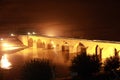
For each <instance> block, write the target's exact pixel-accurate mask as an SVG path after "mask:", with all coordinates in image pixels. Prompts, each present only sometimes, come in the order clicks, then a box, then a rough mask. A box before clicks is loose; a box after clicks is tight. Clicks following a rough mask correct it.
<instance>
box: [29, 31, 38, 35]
mask: <svg viewBox="0 0 120 80" xmlns="http://www.w3.org/2000/svg"><path fill="white" fill-rule="evenodd" d="M27 34H28V35H35V34H36V33H35V32H32V33H30V32H28V33H27Z"/></svg>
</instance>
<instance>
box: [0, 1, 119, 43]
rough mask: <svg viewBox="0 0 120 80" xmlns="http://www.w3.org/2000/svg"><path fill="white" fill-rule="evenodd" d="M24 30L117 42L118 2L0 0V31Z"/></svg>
mask: <svg viewBox="0 0 120 80" xmlns="http://www.w3.org/2000/svg"><path fill="white" fill-rule="evenodd" d="M27 31H37V32H39V33H41V34H49V33H51V34H55V36H67V37H79V38H87V39H103V40H117V41H120V36H119V35H120V2H118V1H115V0H113V1H112V0H100V1H99V0H90V1H85V0H0V33H6V32H7V33H10V32H17V33H18V32H27Z"/></svg>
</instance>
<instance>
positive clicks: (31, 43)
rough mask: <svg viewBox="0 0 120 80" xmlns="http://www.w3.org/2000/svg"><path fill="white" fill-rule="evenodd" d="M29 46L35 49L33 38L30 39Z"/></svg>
mask: <svg viewBox="0 0 120 80" xmlns="http://www.w3.org/2000/svg"><path fill="white" fill-rule="evenodd" d="M28 46H29V47H33V39H32V38H29V39H28Z"/></svg>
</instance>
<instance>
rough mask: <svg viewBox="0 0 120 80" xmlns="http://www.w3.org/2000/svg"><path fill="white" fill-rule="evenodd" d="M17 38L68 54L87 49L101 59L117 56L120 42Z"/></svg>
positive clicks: (26, 36) (23, 36) (27, 43)
mask: <svg viewBox="0 0 120 80" xmlns="http://www.w3.org/2000/svg"><path fill="white" fill-rule="evenodd" d="M18 39H19V40H20V41H22V42H23V44H24V45H26V46H29V47H33V48H43V49H56V50H57V51H63V52H64V51H68V52H69V54H77V53H81V52H84V51H87V54H97V55H100V57H101V58H102V59H104V58H107V57H110V56H114V55H115V56H118V55H119V50H120V42H115V41H103V40H86V39H75V38H59V37H58V38H57V37H46V36H37V35H19V36H18Z"/></svg>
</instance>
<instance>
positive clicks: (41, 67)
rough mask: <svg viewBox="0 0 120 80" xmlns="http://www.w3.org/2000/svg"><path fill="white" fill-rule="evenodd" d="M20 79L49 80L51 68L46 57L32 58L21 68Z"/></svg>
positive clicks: (51, 74) (51, 72) (51, 76)
mask: <svg viewBox="0 0 120 80" xmlns="http://www.w3.org/2000/svg"><path fill="white" fill-rule="evenodd" d="M21 75H22V80H51V79H52V78H53V68H52V66H51V64H50V62H49V61H48V60H46V59H33V60H30V61H28V62H26V63H25V65H24V66H23V68H22V74H21Z"/></svg>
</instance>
